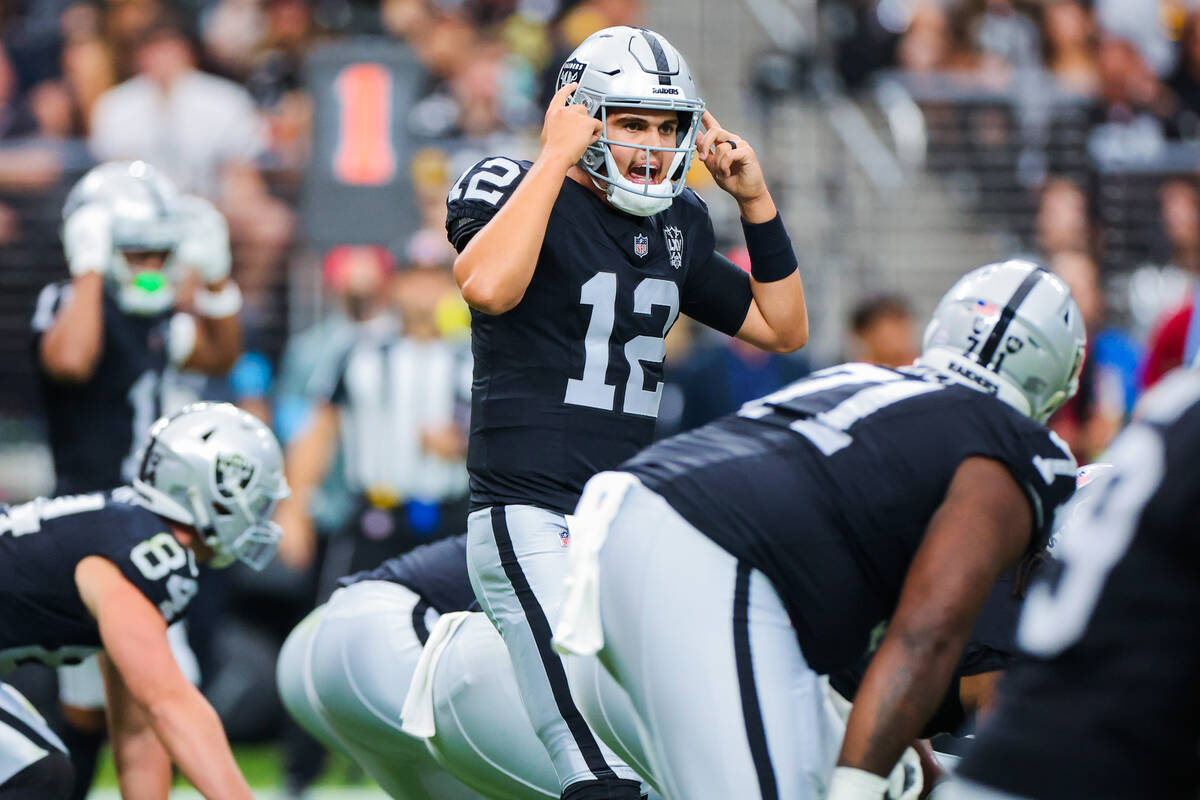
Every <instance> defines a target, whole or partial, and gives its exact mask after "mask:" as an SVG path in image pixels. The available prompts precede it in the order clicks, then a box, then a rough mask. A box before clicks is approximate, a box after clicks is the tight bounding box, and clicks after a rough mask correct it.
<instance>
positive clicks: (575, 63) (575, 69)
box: [558, 58, 587, 89]
mask: <svg viewBox="0 0 1200 800" xmlns="http://www.w3.org/2000/svg"><path fill="white" fill-rule="evenodd" d="M585 69H587V64H585V63H583V62H582V61H580V60H579V59H577V58H570V59H567V61H566V63H565V64H563V65H562V67H561V68H560V69H559V70H558V88H559V89H561V88H562V87H564V86H566V85H567V84H568V83H579V79H580V78H582V77H583V71H584V70H585Z"/></svg>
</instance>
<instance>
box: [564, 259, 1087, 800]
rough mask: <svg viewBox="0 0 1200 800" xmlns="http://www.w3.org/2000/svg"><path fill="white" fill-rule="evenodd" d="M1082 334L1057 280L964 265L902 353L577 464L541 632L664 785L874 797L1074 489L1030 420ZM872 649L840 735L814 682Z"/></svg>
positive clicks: (1035, 272)
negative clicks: (562, 562)
mask: <svg viewBox="0 0 1200 800" xmlns="http://www.w3.org/2000/svg"><path fill="white" fill-rule="evenodd" d="M1083 350H1084V332H1083V323H1082V320H1081V319H1080V317H1079V310H1078V308H1076V306H1075V303H1074V301H1073V300H1072V299H1071V296H1070V293H1069V292H1068V291H1067V288H1066V286H1065V285H1064V284H1063V283H1062V282H1061V281H1060V280H1058V279H1057V278H1055V277H1054V276H1052V275H1050V274H1049V273H1048V272H1046V271H1045V270H1043V269H1041V268H1039V267H1036V266H1035V265H1033V264H1030V263H1028V262H1006V263H1003V264H995V265H990V266H987V267H982V268H980V269H978V270H975V271H973V272H971V273H969V274H968V275H966V276H965V277H963V278H962V279H961V280H960V281H959V282H958V283H957V284H956V285H955V286H954V287H953V288H952V289H951V290H950V292H949V293H948V294H947V295H946V296H945V297H944V298H943V299H942V301H941V303H940V304H939V306H938V308H937V310H936V311H935V313H934V316H933V319H932V321H931V322H930V324H929V326H928V328H927V329H926V332H925V339H924V348H923V352H922V355H921V358H920V359H918V361H917V362H916V365H915V366H914V367H911V368H905V369H901V370H892V369H886V368H883V367H877V366H872V365H867V364H844V365H841V366H838V367H832V368H829V369H826V370H822V371H820V372H818V373H815V374H814V375H812V376H811V377H809V378H807V379H805V380H802V381H799V382H797V383H794V384H792V385H790V386H788V387H785V388H784V389H781V390H779V391H778V392H776V393H774V394H771V395H768V396H767V397H765V398H762V399H761V400H759V401H755V402H753V403H749V404H747V405H746V406H745V407H744V408H743V409H742V410H741V411H740V412H739V413H737V414H734V415H731V416H729V417H725V418H723V419H720V420H718V421H716V422H714V423H712V424H710V425H707V426H705V427H703V428H699V429H697V430H695V431H692V432H690V433H685V434H682V435H679V436H676V437H673V438H671V439H667V440H664V441H662V442H659V443H657V444H655V445H653V446H652V447H650V448H649V449H647V450H645V451H644V452H642V453H641V454H639V455H638V456H636V457H635V458H633V459H631V460H629V461H627V462H626V463H625V464H624V465H622V467H621V471H619V472H608V473H603V474H601V475H597V476H596V477H594V478H593V479H592V480H591V481H589V483H588V487H587V489H586V490H585V491H584V493H583V496H582V498H581V499H580V503H579V506H578V509H577V510H576V516H575V536H574V539H573V541H572V545H571V553H570V557H571V561H572V566H571V574H570V581H571V589H570V592H569V593H568V597H567V599H566V600H565V601H564V606H563V611H562V616H561V618H560V619H559V633H558V640H557V644H558V646H559V647H563V648H565V649H567V650H568V651H574V652H581V653H584V654H587V653H595V652H599V655H600V658H601V661H602V663H603V664H604V666H605V667H606V668H607V669H608V671H609V672H610V673H611V674H612V675H613V677H614V678H616V680H617V682H618V683H619V684H620V685H621V686H622V687H623V688H624V689H625V690H626V692H627V694H628V696H629V699H630V700H631V702H632V704H633V707H634V709H635V710H636V712H637V714H638V716H639V718H640V720H641V722H642V725H643V726H644V730H645V734H646V735H645V737H644V744H645V746H646V749H647V750H648V752H649V760H650V762H651V768H652V769H653V771H654V774H655V777H656V779H657V781H658V785H659V786H660V787H661V788H662V790H663V794H664V795H665V796H666V797H668V798H670V800H685V799H686V800H717V799H718V798H721V800H724V799H725V798H730V797H739V798H750V797H755V798H762V800H777V799H778V798H789V800H798V799H799V798H814V800H816V799H818V798H826V797H828V798H829V800H852V799H853V800H857V799H858V798H861V799H862V800H868V799H869V800H880V798H882V797H883V793H884V790H885V789H886V787H887V780H886V779H885V777H884V776H886V775H888V773H889V772H890V771H891V770H892V768H893V766H894V765H895V764H896V761H897V759H898V758H899V757H900V755H901V753H902V751H903V750H904V749H905V748H906V747H908V746H909V745H910V744H911V743H912V742H913V740H914V739H915V738H916V737H917V735H918V733H919V732H920V731H921V728H922V726H923V725H924V723H925V722H926V720H927V719H928V718H929V716H930V715H931V714H932V712H933V711H934V709H935V708H936V706H937V705H938V703H939V702H940V701H941V699H942V698H943V696H944V695H945V692H946V689H947V687H948V685H949V683H950V680H951V676H952V674H953V672H954V670H955V667H956V666H957V664H958V661H959V655H960V653H961V651H962V649H963V644H964V642H965V641H966V640H967V638H968V636H969V634H970V632H971V628H972V624H973V622H974V620H975V617H976V615H977V614H978V612H979V609H980V607H981V606H982V605H983V603H984V601H985V600H986V598H987V596H988V594H989V592H990V591H991V589H992V586H993V584H994V583H995V581H996V578H997V576H999V575H1000V574H1001V573H1002V572H1003V571H1004V570H1006V569H1008V568H1010V567H1012V566H1013V565H1014V564H1017V563H1018V562H1020V561H1021V560H1022V559H1024V558H1031V557H1033V556H1034V555H1035V554H1037V553H1039V552H1040V551H1041V550H1042V548H1043V547H1044V545H1045V542H1046V538H1047V536H1048V533H1049V530H1050V526H1051V523H1052V520H1053V516H1054V510H1055V508H1056V507H1057V506H1058V505H1059V504H1060V503H1061V502H1062V501H1063V500H1065V499H1066V498H1067V497H1068V496H1069V495H1070V494H1071V492H1072V491H1073V489H1074V477H1075V462H1074V459H1073V458H1072V456H1071V454H1070V452H1069V450H1068V449H1067V448H1066V446H1065V444H1063V443H1062V442H1061V440H1059V439H1057V438H1056V437H1055V436H1054V435H1053V434H1051V433H1050V432H1049V431H1047V430H1046V428H1045V427H1043V425H1042V424H1040V423H1041V422H1042V421H1044V420H1045V419H1046V418H1047V417H1048V416H1049V415H1050V414H1051V413H1052V412H1053V411H1054V410H1055V409H1056V408H1058V407H1059V406H1060V405H1061V404H1062V403H1063V402H1064V401H1065V400H1066V399H1067V398H1069V397H1070V396H1071V395H1072V394H1073V393H1074V392H1075V389H1076V387H1077V385H1078V375H1079V369H1080V366H1081V363H1082V358H1083ZM885 621H886V628H885V625H884V623H885ZM875 644H878V649H877V650H876V651H875V654H874V656H873V657H872V659H871V663H870V666H869V667H868V668H867V671H866V673H865V675H864V677H863V681H862V684H861V686H860V687H859V689H858V691H857V694H856V696H855V701H854V708H853V710H852V711H851V712H850V716H849V719H848V720H847V725H846V729H845V736H844V739H843V737H842V736H841V732H840V730H839V729H838V728H837V726H831V725H830V723H829V721H828V718H827V717H826V716H825V715H824V713H823V710H824V709H823V693H822V691H821V689H820V681H819V676H820V675H822V674H828V673H831V672H835V671H837V670H839V669H842V668H845V667H847V666H849V665H851V664H853V663H854V662H856V661H857V660H858V659H859V658H861V657H862V655H863V654H864V653H865V652H867V651H868V650H869V649H872V648H873V646H874V645H875ZM697 698H702V699H703V702H700V701H698V699H697ZM839 745H840V756H839V754H838V752H839ZM835 764H836V769H835Z"/></svg>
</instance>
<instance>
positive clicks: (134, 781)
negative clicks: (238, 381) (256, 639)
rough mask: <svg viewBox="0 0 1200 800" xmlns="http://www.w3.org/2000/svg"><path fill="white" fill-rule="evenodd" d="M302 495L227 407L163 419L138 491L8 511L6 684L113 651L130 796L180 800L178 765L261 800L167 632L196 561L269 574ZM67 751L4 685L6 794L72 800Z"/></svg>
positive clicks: (272, 453) (3, 522) (1, 734)
mask: <svg viewBox="0 0 1200 800" xmlns="http://www.w3.org/2000/svg"><path fill="white" fill-rule="evenodd" d="M286 493H287V484H286V482H285V481H284V477H283V457H282V454H281V453H280V450H279V444H278V442H276V441H275V437H274V435H272V433H271V432H270V430H269V429H268V428H267V427H266V426H265V425H263V424H262V423H261V422H259V421H258V420H257V419H255V418H254V417H252V416H251V415H249V414H247V413H246V412H244V411H240V410H238V409H236V408H234V407H233V406H230V405H227V404H223V403H197V404H193V405H190V406H187V407H185V408H184V409H183V410H182V411H180V412H179V413H177V414H176V415H174V416H172V417H169V418H164V419H161V420H159V422H158V423H156V424H155V425H154V427H153V428H152V429H151V431H150V440H149V443H148V444H147V446H146V447H145V448H144V450H143V455H142V457H141V458H140V459H139V467H138V470H137V472H136V477H135V478H134V480H133V483H132V485H131V486H122V487H119V488H117V489H113V490H111V491H108V492H93V493H91V494H79V495H63V496H60V497H55V498H39V499H38V500H34V501H33V502H30V503H25V504H23V505H18V506H0V673H3V672H4V671H7V670H8V669H11V668H13V667H15V666H18V665H20V664H22V663H25V662H27V661H38V662H42V663H45V664H48V665H51V666H58V665H61V664H70V663H79V661H80V660H82V659H83V658H85V657H87V656H89V655H91V654H93V653H96V652H100V653H101V657H100V659H99V661H100V669H101V674H102V676H103V679H104V686H105V690H106V695H107V700H108V712H109V713H108V724H109V733H110V737H111V740H112V748H113V760H114V761H115V762H116V767H117V778H118V781H119V783H120V789H121V795H122V796H123V797H128V798H139V800H140V799H141V798H146V799H147V800H155V799H159V800H166V797H167V794H168V792H169V790H170V787H171V762H172V761H174V763H175V764H176V765H178V767H179V769H180V770H181V771H182V772H183V774H184V775H185V776H186V777H187V778H188V780H190V781H191V782H192V784H193V785H194V786H195V787H196V788H197V789H198V790H199V791H200V793H201V794H203V795H204V796H205V797H207V798H231V799H232V800H250V798H251V794H250V789H249V787H248V786H247V785H246V781H245V779H244V778H243V777H242V775H241V773H240V772H239V771H238V767H237V764H236V763H235V762H234V760H233V754H232V752H231V751H230V749H229V743H228V741H227V740H226V738H225V732H224V730H223V729H222V728H221V722H220V720H219V719H218V718H217V715H216V712H215V711H213V709H212V706H210V705H209V704H208V702H207V701H206V700H205V699H204V697H203V695H201V694H200V691H199V690H198V689H196V687H194V686H193V685H192V684H191V683H190V682H189V681H188V679H187V678H186V677H185V676H184V674H183V671H182V670H181V669H180V667H179V666H178V664H177V663H176V661H175V658H174V656H173V655H172V653H171V648H170V645H169V643H168V639H167V625H169V624H170V623H172V622H175V621H176V620H178V619H180V618H182V617H183V615H184V613H185V612H186V610H187V607H188V605H189V603H190V602H191V600H192V598H193V597H194V596H195V594H196V591H197V586H198V584H197V577H198V572H197V564H208V565H209V566H213V567H222V566H228V565H229V564H231V563H233V562H234V561H235V560H240V561H243V562H245V563H247V564H249V565H250V566H251V567H254V568H257V569H262V567H263V566H265V565H266V563H267V562H268V561H269V560H270V559H271V557H272V556H273V555H274V553H275V545H276V542H277V541H278V539H279V529H278V527H276V526H275V525H274V523H272V522H270V521H269V520H270V518H271V511H272V510H273V508H274V506H275V503H276V501H277V500H279V498H281V497H283V496H284V495H285V494H286ZM71 788H72V769H71V764H70V760H69V759H68V753H67V750H66V748H65V747H64V746H63V745H62V743H61V742H60V741H59V740H58V739H57V738H56V737H55V736H54V734H53V733H51V732H50V730H49V728H47V727H46V724H45V722H44V721H43V720H42V719H41V717H40V716H39V715H38V714H37V712H35V711H34V710H33V709H32V707H30V706H29V705H28V704H27V703H25V702H24V700H23V698H21V696H20V695H19V694H18V693H17V692H16V691H15V690H13V689H12V687H10V686H8V685H6V684H4V683H2V682H0V797H3V798H4V800H35V799H36V800H61V799H62V798H65V797H67V796H68V795H69V793H70V791H71Z"/></svg>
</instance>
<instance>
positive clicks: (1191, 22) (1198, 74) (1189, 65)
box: [1167, 12, 1200, 139]
mask: <svg viewBox="0 0 1200 800" xmlns="http://www.w3.org/2000/svg"><path fill="white" fill-rule="evenodd" d="M1167 86H1168V88H1170V90H1171V91H1172V92H1174V93H1175V100H1176V102H1177V103H1178V104H1179V110H1178V114H1177V119H1178V120H1179V128H1180V133H1181V134H1182V135H1183V136H1184V137H1186V138H1189V139H1200V13H1196V12H1193V13H1192V14H1189V15H1188V18H1187V23H1186V24H1185V25H1184V27H1183V34H1182V35H1181V36H1180V39H1179V63H1178V64H1177V65H1176V67H1175V71H1174V72H1173V73H1172V74H1171V77H1170V78H1169V79H1168V80H1167Z"/></svg>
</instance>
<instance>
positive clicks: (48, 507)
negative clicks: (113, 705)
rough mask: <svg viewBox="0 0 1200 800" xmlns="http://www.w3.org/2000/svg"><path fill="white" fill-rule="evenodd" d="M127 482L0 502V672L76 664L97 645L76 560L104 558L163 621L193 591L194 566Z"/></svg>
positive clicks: (176, 615) (179, 612) (176, 613)
mask: <svg viewBox="0 0 1200 800" xmlns="http://www.w3.org/2000/svg"><path fill="white" fill-rule="evenodd" d="M135 498H136V495H135V493H134V491H133V490H132V489H131V488H129V487H121V488H119V489H115V490H113V491H112V492H109V493H103V492H95V493H93V494H81V495H65V496H62V497H54V498H46V497H41V498H38V499H37V500H34V501H32V502H29V503H24V504H22V505H17V506H3V505H0V674H2V673H4V672H5V671H7V670H8V669H11V668H13V667H15V666H18V665H20V664H22V663H24V662H26V661H36V662H40V663H44V664H48V665H51V666H57V665H60V664H71V663H77V662H78V661H80V660H82V659H83V658H84V657H86V656H87V655H89V654H90V653H92V652H95V651H96V650H98V649H99V648H100V646H101V641H100V630H99V627H98V626H97V624H96V620H95V618H93V617H92V615H91V613H90V612H89V611H88V610H87V607H86V606H84V604H83V600H82V599H81V598H80V597H79V591H78V589H77V588H76V585H75V566H76V565H77V564H78V563H79V562H80V561H82V560H83V559H84V558H86V557H88V556H100V557H101V558H105V559H108V560H109V561H111V562H112V563H113V564H115V565H116V567H117V568H118V569H119V570H121V574H122V575H124V576H125V578H126V579H127V580H128V581H129V582H130V583H132V584H133V585H134V586H136V587H137V589H138V591H140V592H141V593H142V594H143V595H145V596H146V598H147V599H148V600H149V601H150V602H151V603H152V604H153V605H154V606H155V607H156V608H157V609H158V610H159V613H161V614H162V616H163V619H164V620H165V621H166V622H167V624H170V623H172V622H175V621H176V620H178V619H180V618H181V617H182V616H183V614H184V612H185V611H186V610H187V607H188V604H189V603H190V602H191V599H192V597H194V596H195V594H196V589H197V585H198V584H197V579H198V571H197V568H196V562H195V559H194V558H193V556H192V553H191V551H190V550H187V549H185V548H184V547H183V546H182V545H181V544H179V542H178V541H176V539H175V537H174V536H173V535H172V534H171V533H170V531H169V530H168V529H167V526H166V523H165V522H164V521H163V519H162V518H161V517H159V516H158V515H157V514H155V513H153V512H151V511H148V510H146V509H145V508H143V507H142V506H140V505H138V504H137V503H136V502H135Z"/></svg>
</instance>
